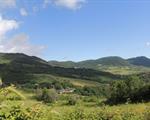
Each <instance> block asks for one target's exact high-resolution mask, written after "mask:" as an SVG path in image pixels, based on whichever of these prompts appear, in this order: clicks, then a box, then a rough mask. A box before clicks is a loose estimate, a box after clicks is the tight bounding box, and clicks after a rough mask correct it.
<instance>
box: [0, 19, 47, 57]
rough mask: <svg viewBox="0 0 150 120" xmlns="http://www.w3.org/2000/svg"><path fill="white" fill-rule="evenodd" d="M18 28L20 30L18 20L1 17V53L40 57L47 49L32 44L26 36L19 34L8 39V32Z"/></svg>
mask: <svg viewBox="0 0 150 120" xmlns="http://www.w3.org/2000/svg"><path fill="white" fill-rule="evenodd" d="M17 28H19V22H17V21H16V20H7V19H4V18H2V17H0V52H3V53H24V54H27V55H31V56H40V55H41V54H42V52H43V50H44V49H45V47H44V46H42V45H34V44H31V43H30V41H29V37H28V36H27V35H26V34H18V35H15V36H13V37H12V38H7V36H6V34H7V32H9V31H12V30H15V29H17Z"/></svg>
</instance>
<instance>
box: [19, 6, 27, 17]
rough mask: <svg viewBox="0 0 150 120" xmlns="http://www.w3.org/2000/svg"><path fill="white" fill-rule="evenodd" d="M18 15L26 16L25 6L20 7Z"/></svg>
mask: <svg viewBox="0 0 150 120" xmlns="http://www.w3.org/2000/svg"><path fill="white" fill-rule="evenodd" d="M20 15H22V16H28V12H27V11H26V9H25V8H21V9H20Z"/></svg>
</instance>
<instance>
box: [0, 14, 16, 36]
mask: <svg viewBox="0 0 150 120" xmlns="http://www.w3.org/2000/svg"><path fill="white" fill-rule="evenodd" d="M18 27H19V23H18V22H17V21H15V20H6V19H3V18H2V17H1V16H0V37H3V36H4V35H5V34H6V33H7V32H8V31H10V30H13V29H17V28H18Z"/></svg>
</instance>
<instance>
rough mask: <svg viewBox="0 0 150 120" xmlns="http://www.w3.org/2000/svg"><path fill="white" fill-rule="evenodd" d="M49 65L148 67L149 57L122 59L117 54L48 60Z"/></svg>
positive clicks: (149, 65) (149, 64) (149, 63)
mask: <svg viewBox="0 0 150 120" xmlns="http://www.w3.org/2000/svg"><path fill="white" fill-rule="evenodd" d="M49 64H50V65H53V66H61V67H83V68H97V67H100V66H132V65H137V66H145V67H150V59H149V58H147V57H144V56H141V57H135V58H129V59H124V58H121V57H118V56H110V57H103V58H99V59H96V60H85V61H80V62H73V61H63V62H59V61H49Z"/></svg>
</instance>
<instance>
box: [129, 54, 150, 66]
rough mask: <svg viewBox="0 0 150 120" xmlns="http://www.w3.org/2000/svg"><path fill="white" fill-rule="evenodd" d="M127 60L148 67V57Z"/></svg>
mask: <svg viewBox="0 0 150 120" xmlns="http://www.w3.org/2000/svg"><path fill="white" fill-rule="evenodd" d="M128 62H129V63H130V64H133V65H137V66H145V67H150V59H149V58H147V57H144V56H141V57H135V58H130V59H128Z"/></svg>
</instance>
